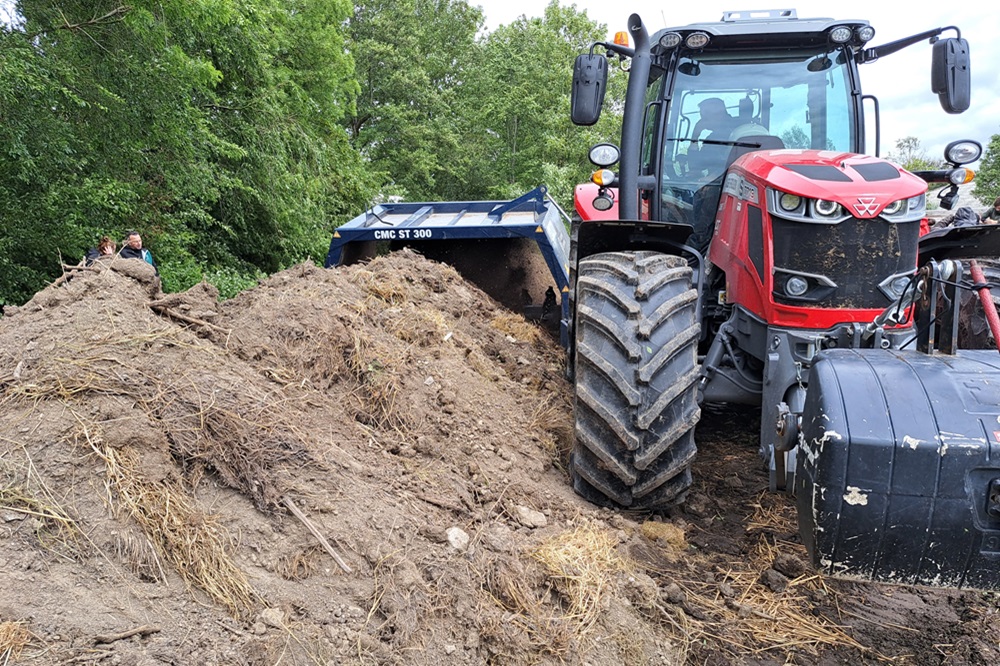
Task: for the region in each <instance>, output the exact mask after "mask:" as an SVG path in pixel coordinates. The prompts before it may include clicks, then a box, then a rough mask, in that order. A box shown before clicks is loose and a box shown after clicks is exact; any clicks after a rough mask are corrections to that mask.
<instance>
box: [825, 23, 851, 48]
mask: <svg viewBox="0 0 1000 666" xmlns="http://www.w3.org/2000/svg"><path fill="white" fill-rule="evenodd" d="M852 36H853V33H852V32H851V28H850V27H849V26H846V25H838V26H837V27H836V28H833V29H831V30H830V41H831V42H833V43H834V44H844V43H846V42H849V41H851V37H852Z"/></svg>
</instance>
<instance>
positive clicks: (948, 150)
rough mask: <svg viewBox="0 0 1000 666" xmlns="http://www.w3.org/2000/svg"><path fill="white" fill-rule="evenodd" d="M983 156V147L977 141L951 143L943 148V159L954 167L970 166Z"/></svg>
mask: <svg viewBox="0 0 1000 666" xmlns="http://www.w3.org/2000/svg"><path fill="white" fill-rule="evenodd" d="M982 154H983V146H982V144H980V143H979V142H978V141H972V140H968V139H967V140H963V141H952V142H951V143H949V144H948V145H947V146H945V148H944V158H945V159H946V160H948V161H949V162H951V163H952V164H954V165H956V166H961V165H963V164H971V163H972V162H975V161H976V160H978V159H979V158H980V156H981V155H982Z"/></svg>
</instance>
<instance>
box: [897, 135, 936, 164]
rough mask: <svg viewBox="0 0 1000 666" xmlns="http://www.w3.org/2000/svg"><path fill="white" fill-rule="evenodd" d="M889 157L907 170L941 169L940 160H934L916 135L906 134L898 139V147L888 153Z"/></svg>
mask: <svg viewBox="0 0 1000 666" xmlns="http://www.w3.org/2000/svg"><path fill="white" fill-rule="evenodd" d="M886 159H889V160H891V161H893V162H895V163H896V164H898V165H899V166H901V167H903V168H904V169H906V170H907V171H930V170H933V169H940V168H941V166H942V163H941V161H940V160H937V161H935V160H933V159H931V157H930V156H929V155H928V154H927V151H925V150H924V149H923V147H922V146H921V145H920V139H918V138H917V137H915V136H904V137H903V138H902V139H899V140H898V141H896V148H895V149H894V150H893V151H891V152H890V153H889V154H888V155H886Z"/></svg>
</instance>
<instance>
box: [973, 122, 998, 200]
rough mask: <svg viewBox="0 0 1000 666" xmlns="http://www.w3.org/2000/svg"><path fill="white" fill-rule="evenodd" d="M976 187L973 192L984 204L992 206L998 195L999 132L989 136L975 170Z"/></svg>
mask: <svg viewBox="0 0 1000 666" xmlns="http://www.w3.org/2000/svg"><path fill="white" fill-rule="evenodd" d="M975 183H976V188H975V190H974V194H975V195H976V198H977V199H979V201H980V202H981V203H982V204H983V205H986V206H992V205H993V202H994V201H995V200H996V198H997V197H1000V134H994V135H993V136H991V137H990V143H989V145H987V146H986V150H985V152H984V153H983V159H982V161H980V162H979V169H978V170H977V171H976V180H975Z"/></svg>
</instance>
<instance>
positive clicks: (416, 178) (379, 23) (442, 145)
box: [346, 0, 483, 200]
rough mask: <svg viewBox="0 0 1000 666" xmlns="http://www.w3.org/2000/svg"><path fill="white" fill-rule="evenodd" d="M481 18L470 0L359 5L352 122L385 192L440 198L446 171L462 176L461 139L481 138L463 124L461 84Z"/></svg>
mask: <svg viewBox="0 0 1000 666" xmlns="http://www.w3.org/2000/svg"><path fill="white" fill-rule="evenodd" d="M482 22H483V17H482V12H481V11H480V10H479V9H478V8H474V7H471V6H470V5H469V4H468V3H467V2H465V0H371V1H369V2H365V3H363V4H361V3H359V4H357V5H356V6H355V8H354V15H353V16H352V17H351V19H350V23H349V41H348V49H349V50H350V52H351V54H352V56H353V57H354V60H355V63H356V67H357V72H358V78H359V82H360V85H361V90H362V93H361V95H360V96H359V97H358V99H357V106H356V109H355V110H354V112H353V113H351V114H349V115H348V117H347V118H346V126H347V130H348V133H349V135H350V140H351V145H352V146H353V147H354V148H355V149H356V150H357V151H358V152H360V153H361V155H363V156H364V157H365V158H366V159H367V160H368V162H369V164H371V165H372V167H373V168H374V169H375V170H376V171H377V172H378V175H379V180H380V186H381V189H382V191H383V193H384V194H395V195H400V196H403V197H405V198H408V199H411V200H420V199H433V198H440V197H442V196H443V192H442V187H441V182H442V180H443V179H444V180H450V181H453V182H454V181H457V182H462V181H463V175H462V174H463V171H464V169H463V166H462V165H461V164H460V163H459V160H458V158H457V154H458V152H459V145H460V144H461V143H462V142H463V141H467V140H475V139H474V137H472V136H470V135H467V134H465V133H464V131H463V130H464V128H463V127H461V126H460V119H461V112H462V109H461V108H460V107H461V104H462V102H461V100H460V92H459V90H460V89H461V88H462V86H463V85H464V84H465V81H466V78H467V77H468V76H469V71H468V68H469V65H470V63H472V62H473V61H474V56H475V50H476V48H477V47H476V33H477V32H478V31H479V30H480V29H481V27H482Z"/></svg>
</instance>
